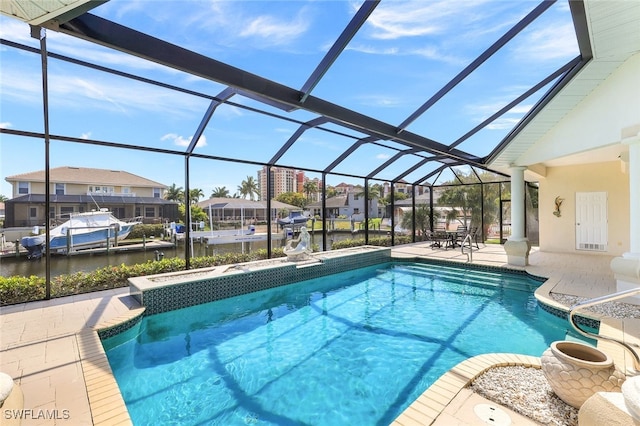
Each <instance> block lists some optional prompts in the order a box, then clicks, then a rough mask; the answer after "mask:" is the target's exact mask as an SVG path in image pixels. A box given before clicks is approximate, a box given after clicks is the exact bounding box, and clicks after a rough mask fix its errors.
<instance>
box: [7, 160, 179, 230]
mask: <svg viewBox="0 0 640 426" xmlns="http://www.w3.org/2000/svg"><path fill="white" fill-rule="evenodd" d="M5 180H6V181H7V182H9V183H10V184H11V185H12V188H13V189H12V198H11V199H10V200H8V201H6V202H5V227H15V226H35V225H43V224H44V223H45V222H46V219H47V218H48V219H49V220H51V221H52V222H54V221H55V220H57V219H64V218H65V217H67V218H68V217H69V214H70V213H78V212H86V211H91V210H97V209H99V208H106V209H109V210H110V211H112V212H113V214H114V216H116V217H118V218H120V219H125V218H133V217H138V216H141V217H142V218H143V221H144V222H145V223H162V222H163V221H164V220H169V221H174V220H177V218H178V203H177V202H175V201H168V200H165V199H163V198H162V196H163V194H164V191H165V190H166V188H167V187H166V185H164V184H161V183H158V182H154V181H152V180H149V179H146V178H143V177H141V176H137V175H134V174H132V173H129V172H125V171H121V170H106V169H93V168H85V167H69V166H65V167H56V168H52V169H51V170H50V173H49V180H50V209H49V212H48V213H47V212H45V172H44V170H40V171H37V172H30V173H23V174H18V175H14V176H8V177H7V178H5Z"/></svg>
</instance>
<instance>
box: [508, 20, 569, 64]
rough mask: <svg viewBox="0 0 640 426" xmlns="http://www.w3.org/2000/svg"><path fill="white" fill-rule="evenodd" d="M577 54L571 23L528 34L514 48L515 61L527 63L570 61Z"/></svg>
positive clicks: (546, 27)
mask: <svg viewBox="0 0 640 426" xmlns="http://www.w3.org/2000/svg"><path fill="white" fill-rule="evenodd" d="M578 53H579V49H578V42H577V41H576V36H575V30H574V28H573V25H572V24H571V23H566V24H564V25H560V24H557V25H548V26H545V27H544V28H541V29H539V30H537V31H533V32H531V33H530V34H527V36H526V37H525V38H524V39H523V40H522V41H520V42H519V43H517V44H516V45H515V47H514V56H515V58H516V60H518V59H526V60H527V61H528V62H535V61H548V60H558V59H570V58H573V57H575V56H577V55H578Z"/></svg>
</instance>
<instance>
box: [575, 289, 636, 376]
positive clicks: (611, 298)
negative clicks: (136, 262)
mask: <svg viewBox="0 0 640 426" xmlns="http://www.w3.org/2000/svg"><path fill="white" fill-rule="evenodd" d="M636 294H640V288H632V289H629V290H623V291H619V292H617V293H613V294H609V295H606V296H600V297H596V298H593V299H589V300H586V301H584V302H581V303H576V304H575V305H573V306H571V308H569V322H570V323H571V325H572V326H573V328H574V329H575V330H576V331H577V332H578V333H580V334H582V335H583V336H586V337H589V338H592V339H596V340H606V341H608V342H613V343H616V344H618V345H620V346H622V347H623V348H624V349H626V350H627V351H628V352H629V353H630V354H631V357H632V359H633V364H634V367H633V368H634V369H635V373H638V372H640V356H639V355H638V353H637V352H636V351H635V350H634V349H633V348H632V347H631V345H629V344H628V343H625V342H622V341H620V340H617V339H614V338H612V337H608V336H602V335H600V334H597V333H591V332H589V331H586V330H583V329H582V328H580V326H579V325H578V323H577V322H576V319H575V315H576V314H577V313H578V311H579V310H580V309H583V308H588V307H590V306H595V305H600V304H602V303H606V302H613V301H614V300H618V299H623V298H625V297H630V296H635V295H636ZM635 346H637V345H635Z"/></svg>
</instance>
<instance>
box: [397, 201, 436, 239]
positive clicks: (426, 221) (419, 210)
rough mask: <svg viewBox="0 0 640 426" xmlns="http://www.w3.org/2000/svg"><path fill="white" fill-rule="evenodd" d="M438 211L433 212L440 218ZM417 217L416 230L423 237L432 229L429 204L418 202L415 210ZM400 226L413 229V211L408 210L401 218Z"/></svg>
mask: <svg viewBox="0 0 640 426" xmlns="http://www.w3.org/2000/svg"><path fill="white" fill-rule="evenodd" d="M438 216H439V214H438V212H436V211H434V212H433V218H434V219H436V218H438ZM415 218H416V222H415V223H416V232H417V233H418V235H420V236H421V237H422V238H423V239H424V237H425V236H426V235H427V234H428V231H429V230H430V229H431V226H430V223H431V208H430V207H429V205H428V204H418V205H416V210H415ZM400 227H401V228H404V229H413V214H412V213H411V212H407V213H405V214H404V215H403V216H402V219H401V220H400Z"/></svg>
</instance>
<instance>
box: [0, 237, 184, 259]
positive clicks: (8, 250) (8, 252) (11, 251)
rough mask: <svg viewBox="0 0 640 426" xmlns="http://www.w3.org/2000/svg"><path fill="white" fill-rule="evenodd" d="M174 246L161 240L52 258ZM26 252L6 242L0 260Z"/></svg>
mask: <svg viewBox="0 0 640 426" xmlns="http://www.w3.org/2000/svg"><path fill="white" fill-rule="evenodd" d="M173 247H175V244H174V243H173V242H171V241H162V240H149V241H145V242H142V243H133V244H120V245H118V246H116V247H109V248H108V249H107V248H106V247H98V248H91V249H80V250H73V251H71V252H70V253H68V254H55V255H54V256H77V255H87V254H108V253H122V252H130V251H153V250H160V249H167V248H173ZM27 254H28V252H27V250H26V249H25V248H24V247H22V246H21V245H20V244H19V243H18V244H17V245H16V243H15V242H11V241H7V242H5V243H4V244H3V245H2V248H1V250H0V258H1V259H5V258H15V257H23V258H25V259H26V258H27Z"/></svg>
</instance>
